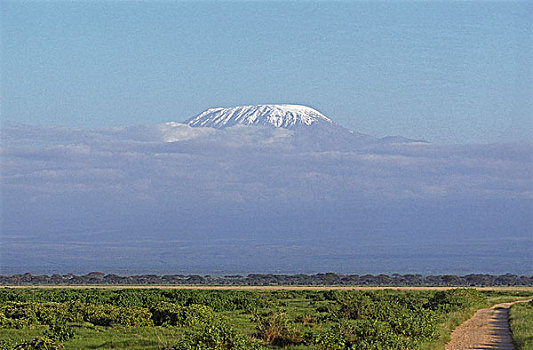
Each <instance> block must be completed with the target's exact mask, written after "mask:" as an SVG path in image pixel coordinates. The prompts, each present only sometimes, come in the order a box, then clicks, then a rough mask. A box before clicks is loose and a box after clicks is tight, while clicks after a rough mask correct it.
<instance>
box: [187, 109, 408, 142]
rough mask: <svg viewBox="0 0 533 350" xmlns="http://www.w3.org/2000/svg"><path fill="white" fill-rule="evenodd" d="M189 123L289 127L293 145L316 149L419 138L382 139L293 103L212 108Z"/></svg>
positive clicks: (221, 126) (221, 127) (223, 126)
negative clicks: (352, 128) (347, 126)
mask: <svg viewBox="0 0 533 350" xmlns="http://www.w3.org/2000/svg"><path fill="white" fill-rule="evenodd" d="M185 124H187V125H188V126H189V127H192V128H203V127H205V128H212V129H219V130H224V129H227V128H231V127H236V126H261V127H266V128H272V129H280V128H281V129H287V130H289V131H291V132H293V135H292V142H291V144H292V145H293V146H295V147H297V148H302V149H313V150H347V149H353V148H354V147H355V148H360V147H366V146H371V145H376V144H388V143H409V142H414V141H415V140H409V139H407V138H402V137H385V138H382V139H379V138H376V137H373V136H370V135H365V134H362V133H358V132H355V131H351V130H348V129H346V128H344V127H342V126H341V125H339V124H337V123H335V122H333V121H332V120H331V119H330V118H328V117H326V116H325V115H323V114H322V113H320V112H319V111H317V110H315V109H313V108H311V107H307V106H301V105H292V104H266V105H256V106H236V107H228V108H222V107H219V108H209V109H207V110H206V111H204V112H202V113H200V114H198V115H197V116H195V117H193V118H191V119H189V120H188V121H186V122H185Z"/></svg>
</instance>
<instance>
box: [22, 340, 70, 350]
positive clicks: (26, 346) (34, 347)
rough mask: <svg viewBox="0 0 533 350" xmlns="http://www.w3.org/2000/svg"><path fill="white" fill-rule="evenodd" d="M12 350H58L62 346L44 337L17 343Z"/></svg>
mask: <svg viewBox="0 0 533 350" xmlns="http://www.w3.org/2000/svg"><path fill="white" fill-rule="evenodd" d="M13 349H14V350H60V349H63V345H62V344H59V343H56V342H55V341H54V340H52V339H49V338H44V337H37V338H34V339H32V340H27V341H24V342H22V343H18V344H17V345H15V347H14V348H13Z"/></svg>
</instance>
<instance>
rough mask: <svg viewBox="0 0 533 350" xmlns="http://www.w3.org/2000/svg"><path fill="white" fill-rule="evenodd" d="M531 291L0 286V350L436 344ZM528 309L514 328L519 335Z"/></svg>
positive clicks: (418, 346)
mask: <svg viewBox="0 0 533 350" xmlns="http://www.w3.org/2000/svg"><path fill="white" fill-rule="evenodd" d="M532 295H533V293H532V292H531V291H503V290H500V291H494V290H493V291H479V290H475V289H464V288H463V289H450V290H393V289H390V290H303V289H302V290H260V289H258V290H205V289H204V290H194V289H173V290H171V289H89V288H87V289H67V288H65V289H11V288H5V289H2V290H0V349H166V350H171V349H175V350H183V349H191V350H192V349H198V350H202V349H238V350H240V349H242V350H245V349H281V348H283V349H327V350H333V349H338V350H341V349H363V350H364V349H369V350H372V349H391V350H393V349H442V348H443V346H444V344H445V343H446V341H447V340H448V339H449V334H450V332H451V330H452V329H453V328H454V327H455V326H456V325H458V324H460V323H461V322H462V321H464V320H465V319H467V318H468V317H470V316H471V315H472V314H473V312H474V311H475V310H476V309H478V308H481V307H486V306H489V305H492V304H495V303H497V302H503V301H511V300H517V299H524V298H528V297H531V296H532ZM526 306H527V305H524V307H526ZM521 307H522V306H521ZM513 308H515V307H513ZM520 310H521V309H520ZM526 311H527V310H526ZM521 312H522V311H521ZM528 312H530V314H529V316H527V315H526V316H525V318H526V319H527V318H528V317H529V321H528V322H526V323H525V326H520V327H523V328H524V327H525V329H526V330H525V332H526V334H527V332H528V331H529V332H530V333H531V329H532V327H531V322H530V321H531V307H530V308H529V309H528ZM516 314H517V315H518V313H516ZM516 318H517V320H518V319H519V318H520V316H516ZM517 322H518V321H517ZM520 322H521V321H520ZM521 324H524V323H523V322H522V323H521ZM517 325H518V323H517ZM523 332H524V331H523ZM530 333H529V334H530ZM526 338H527V336H526ZM526 340H527V339H526ZM526 348H527V347H524V348H522V349H526ZM527 349H530V348H527Z"/></svg>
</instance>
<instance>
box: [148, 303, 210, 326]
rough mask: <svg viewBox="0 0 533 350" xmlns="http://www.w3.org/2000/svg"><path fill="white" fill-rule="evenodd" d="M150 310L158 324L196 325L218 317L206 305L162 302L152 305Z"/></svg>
mask: <svg viewBox="0 0 533 350" xmlns="http://www.w3.org/2000/svg"><path fill="white" fill-rule="evenodd" d="M150 312H151V314H152V321H153V323H154V325H156V326H195V325H202V324H207V323H209V322H211V321H213V320H215V319H216V314H215V312H214V311H213V309H211V308H210V307H209V306H205V305H194V304H193V305H189V306H180V305H176V304H171V303H167V302H161V303H159V304H157V305H154V306H152V307H151V308H150Z"/></svg>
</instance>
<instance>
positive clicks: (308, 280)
mask: <svg viewBox="0 0 533 350" xmlns="http://www.w3.org/2000/svg"><path fill="white" fill-rule="evenodd" d="M0 285H230V286H233V285H234V286H275V285H289V286H290V285H328V286H332V285H339V286H454V287H455V286H457V287H459V286H476V287H477V286H480V287H481V286H532V285H533V276H519V275H514V274H510V273H508V274H504V275H490V274H468V275H463V276H457V275H421V274H404V275H402V274H392V275H387V274H378V275H372V274H365V275H357V274H339V273H333V272H328V273H317V274H293V275H291V274H255V273H254V274H248V275H221V276H212V275H197V274H191V275H182V274H176V275H152V274H145V275H129V276H120V275H116V274H106V273H103V272H90V273H88V274H85V275H75V274H72V273H69V274H52V275H33V274H31V273H24V274H14V275H0Z"/></svg>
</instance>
